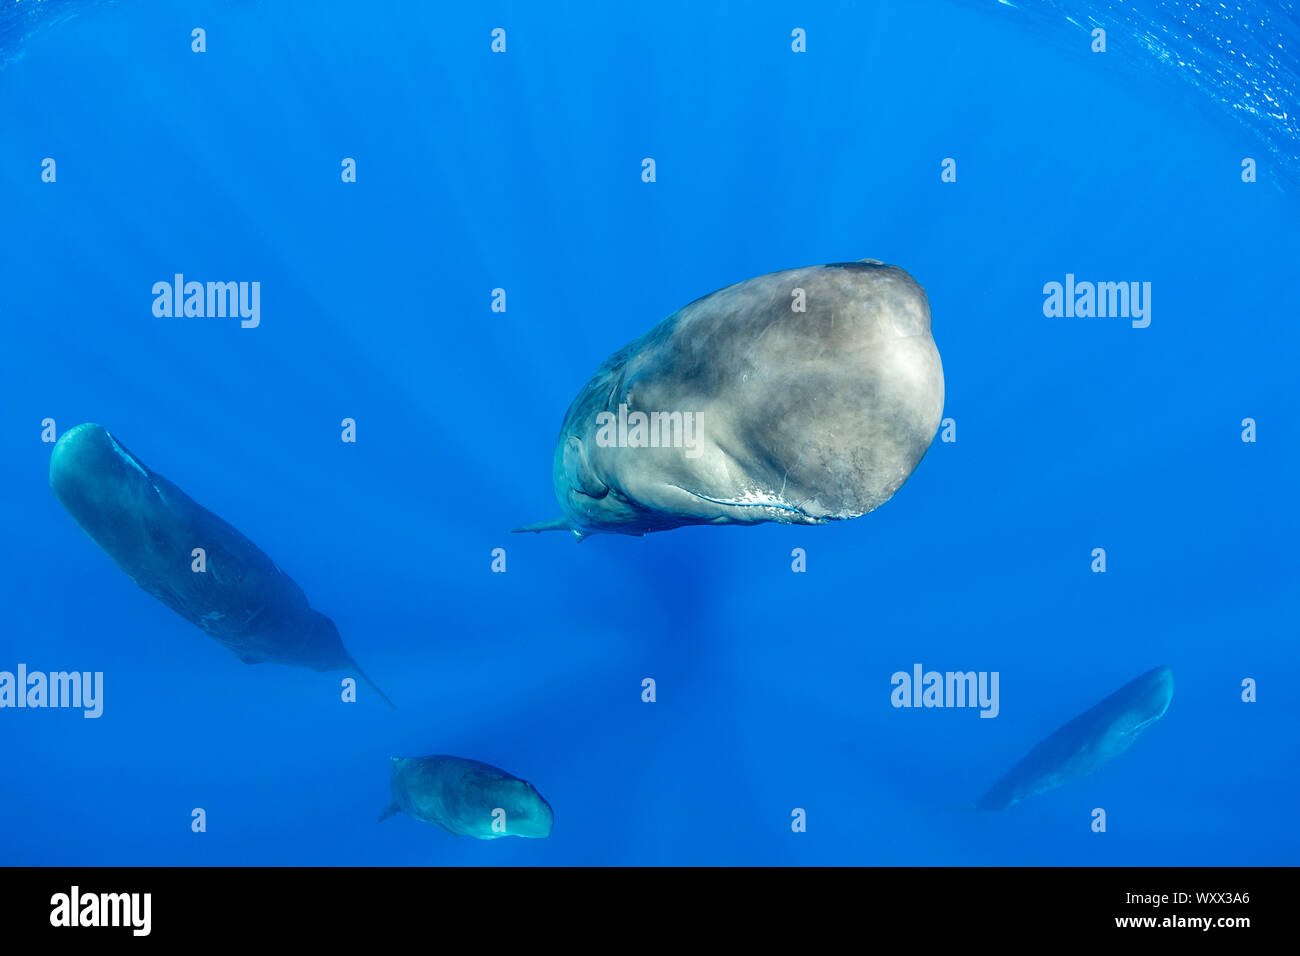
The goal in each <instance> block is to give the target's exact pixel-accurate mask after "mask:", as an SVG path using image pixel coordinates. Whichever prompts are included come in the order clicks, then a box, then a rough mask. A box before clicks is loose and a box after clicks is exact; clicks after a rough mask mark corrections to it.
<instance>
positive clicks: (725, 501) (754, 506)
mask: <svg viewBox="0 0 1300 956" xmlns="http://www.w3.org/2000/svg"><path fill="white" fill-rule="evenodd" d="M674 487H676V488H677V489H678V490H680V491H683V492H685V493H686V494H688V495H691V496H692V497H694V498H698V499H699V500H700V501H707V502H709V503H710V504H714V505H721V506H722V507H724V508H735V509H738V510H739V511H740V512H741V515H740V516H729V515H724V516H722V517H721V518H713V519H708V518H706V519H703V520H701V521H699V522H697V523H700V524H728V523H736V524H754V523H757V522H760V521H775V522H778V523H781V524H811V525H816V524H826V523H828V522H831V521H847V520H848V519H850V518H859V517H861V516H862V515H864V514H866V512H865V511H852V512H847V511H846V512H843V513H840V514H814V513H812V512H809V511H806V510H805V509H804V508H802V507H800V506H799V505H797V504H794V503H792V502H789V501H786V500H785V499H784V498H782V497H781V496H780V495H773V494H767V493H764V492H761V491H758V492H747V493H745V494H744V495H743V496H741V497H739V498H715V497H713V496H712V495H706V494H702V493H701V492H698V491H691V490H690V489H689V488H682V487H681V486H680V485H675V486H674ZM749 514H752V515H753V517H752V518H751V517H748V516H747V515H749Z"/></svg>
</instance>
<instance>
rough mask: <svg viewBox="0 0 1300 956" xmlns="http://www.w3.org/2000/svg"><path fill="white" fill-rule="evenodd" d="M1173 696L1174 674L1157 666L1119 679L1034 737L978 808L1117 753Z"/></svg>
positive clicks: (1003, 802)
mask: <svg viewBox="0 0 1300 956" xmlns="http://www.w3.org/2000/svg"><path fill="white" fill-rule="evenodd" d="M1173 696H1174V675H1173V674H1172V673H1171V672H1170V670H1169V668H1168V667H1157V668H1155V669H1153V670H1149V671H1147V672H1146V673H1145V674H1143V675H1142V676H1141V677H1138V678H1136V679H1134V680H1132V681H1130V682H1129V683H1127V684H1125V685H1124V686H1123V687H1121V688H1120V689H1119V690H1117V691H1115V693H1113V694H1111V695H1110V696H1109V697H1107V698H1106V699H1105V700H1103V701H1102V702H1101V703H1100V704H1097V706H1095V707H1092V708H1090V709H1089V710H1086V711H1084V712H1083V713H1082V714H1080V715H1079V716H1078V717H1075V718H1074V719H1073V720H1071V721H1070V722H1069V723H1067V724H1065V725H1064V726H1062V727H1060V728H1058V729H1057V730H1056V731H1055V732H1054V733H1053V734H1052V735H1051V736H1049V737H1047V738H1045V739H1043V740H1042V741H1040V742H1039V743H1038V744H1037V746H1035V747H1034V749H1033V750H1031V751H1029V754H1028V756H1026V757H1025V758H1024V759H1023V760H1021V761H1020V763H1018V764H1016V765H1015V766H1014V767H1012V768H1011V770H1010V771H1008V772H1007V775H1006V776H1004V777H1003V778H1002V779H1001V780H999V781H998V782H997V783H995V784H994V785H993V787H992V788H991V789H990V790H989V792H988V793H986V794H984V796H983V797H982V798H981V799H980V801H979V802H978V803H977V804H976V807H977V808H978V809H980V810H1003V809H1005V808H1007V807H1009V806H1011V804H1013V803H1017V802H1019V801H1021V800H1024V799H1025V798H1027V797H1032V796H1035V795H1036V794H1040V793H1045V792H1046V791H1048V790H1055V789H1056V788H1057V787H1059V786H1062V785H1063V784H1066V783H1069V782H1070V781H1072V780H1078V779H1079V778H1080V777H1085V776H1087V775H1088V774H1090V773H1092V772H1093V771H1094V770H1096V769H1097V768H1098V767H1100V766H1101V765H1102V764H1104V763H1106V762H1107V761H1109V760H1111V759H1113V758H1114V757H1117V756H1119V755H1120V754H1122V753H1123V752H1124V751H1126V750H1128V749H1129V747H1132V746H1133V742H1134V741H1135V740H1137V738H1138V735H1139V734H1141V733H1142V732H1143V731H1144V730H1146V729H1147V728H1148V727H1150V726H1151V725H1152V724H1154V723H1155V722H1156V721H1157V720H1159V719H1160V718H1161V717H1163V716H1164V715H1165V711H1166V710H1168V709H1169V702H1170V701H1171V700H1172V699H1173Z"/></svg>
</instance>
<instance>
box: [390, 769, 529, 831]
mask: <svg viewBox="0 0 1300 956" xmlns="http://www.w3.org/2000/svg"><path fill="white" fill-rule="evenodd" d="M391 786H392V793H393V799H392V801H391V802H390V803H389V804H388V806H386V807H385V808H384V811H383V813H381V814H380V815H379V819H380V820H381V821H383V820H387V819H388V818H389V817H391V816H393V815H394V814H397V813H405V814H407V815H409V816H412V817H415V819H417V820H423V821H424V822H425V823H432V824H433V825H434V826H436V827H438V829H440V830H444V831H446V832H447V833H450V834H452V835H453V836H472V837H475V838H477V839H479V840H495V839H496V838H497V837H503V836H518V837H548V836H550V835H551V827H552V826H553V825H554V823H555V817H554V814H552V812H551V805H550V804H549V803H547V802H546V800H545V799H543V797H542V795H541V794H540V793H538V792H537V788H536V787H534V786H533V785H532V784H531V783H529V782H528V781H527V780H520V779H519V778H518V777H516V776H514V775H513V774H509V773H506V772H505V771H504V770H498V769H497V768H496V767H493V766H491V765H490V764H485V763H480V762H479V761H477V760H468V759H466V758H464V757H445V756H434V757H394V758H393V767H392V777H391Z"/></svg>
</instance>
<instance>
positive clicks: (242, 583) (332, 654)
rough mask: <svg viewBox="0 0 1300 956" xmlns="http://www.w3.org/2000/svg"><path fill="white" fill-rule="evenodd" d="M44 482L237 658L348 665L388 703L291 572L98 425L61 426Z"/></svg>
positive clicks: (153, 590)
mask: <svg viewBox="0 0 1300 956" xmlns="http://www.w3.org/2000/svg"><path fill="white" fill-rule="evenodd" d="M50 488H51V489H52V490H53V491H54V496H55V497H56V498H58V500H59V502H60V503H61V504H62V505H63V507H64V508H66V509H67V510H68V513H69V514H71V515H72V517H73V518H74V519H75V520H76V522H77V524H79V525H80V526H81V528H82V530H83V531H85V532H86V534H88V535H89V536H90V538H91V540H93V541H94V542H95V543H96V544H97V545H99V546H100V547H101V548H103V549H104V551H105V552H107V553H108V556H109V557H110V558H112V559H113V561H114V562H115V563H116V564H117V566H118V567H119V568H121V569H122V570H123V571H125V572H126V574H127V575H128V576H129V577H130V578H131V580H133V581H135V583H136V584H138V585H140V587H142V588H143V589H144V590H145V591H147V592H148V593H149V594H151V595H153V596H154V597H156V598H157V599H158V600H159V601H161V602H162V603H163V604H166V605H167V606H168V607H169V608H171V609H172V610H173V611H175V612H176V613H177V614H179V615H180V616H181V617H183V618H185V620H187V621H189V622H190V623H191V624H193V625H195V626H196V627H198V628H199V629H201V630H202V631H203V632H204V633H205V634H207V635H208V636H209V637H212V638H215V639H216V640H217V641H219V642H221V643H222V644H224V645H225V646H226V647H228V648H230V650H232V651H234V653H235V654H236V655H237V656H238V657H239V659H240V660H241V661H243V662H244V663H245V664H257V663H260V662H262V661H275V662H277V663H280V664H296V665H298V666H301V667H310V668H312V669H313V670H318V671H331V670H353V671H356V673H357V675H358V676H359V677H360V678H361V679H362V680H364V681H365V682H366V683H367V684H369V685H370V687H371V688H372V689H373V690H374V691H375V693H377V694H378V695H379V696H380V697H382V698H383V699H384V700H385V701H386V702H387V703H388V704H389V706H392V701H389V700H388V698H387V697H386V696H384V693H383V692H382V691H381V690H380V689H379V688H378V687H376V686H375V685H374V683H373V682H372V681H371V680H370V678H368V677H367V676H366V675H365V674H364V673H362V671H361V668H359V667H358V666H357V663H356V661H354V660H353V659H352V655H351V654H349V653H348V651H347V649H346V648H345V647H344V646H343V641H342V639H341V638H340V637H339V632H338V628H337V627H335V626H334V622H333V621H331V620H330V619H329V618H328V617H326V616H325V615H324V614H322V613H320V612H319V611H316V610H313V609H312V607H311V606H310V605H309V604H308V603H307V597H306V595H304V594H303V592H302V588H300V587H298V585H297V584H295V583H294V581H293V579H292V578H291V577H289V575H287V574H285V573H284V572H283V571H281V570H280V568H279V567H278V566H277V565H276V563H275V562H274V561H272V560H271V559H270V558H269V557H267V556H266V554H264V553H263V552H262V550H261V549H260V548H258V547H257V545H255V544H253V542H251V541H249V540H248V539H247V538H246V537H244V536H243V535H242V534H240V533H239V532H238V531H236V530H235V529H234V528H233V527H231V526H230V525H229V524H227V523H226V522H225V521H223V520H221V518H219V517H217V516H216V515H214V514H213V513H212V512H211V511H208V510H207V509H206V508H204V507H203V506H202V505H200V504H198V503H197V502H195V501H194V500H193V499H191V498H190V497H189V496H188V495H186V494H185V492H183V491H181V490H180V489H179V488H177V487H176V486H175V485H174V484H172V483H171V482H170V481H168V480H167V479H166V478H164V477H163V476H162V475H160V474H158V473H157V472H156V471H153V470H152V469H150V468H149V467H148V466H147V465H145V464H144V462H142V461H141V460H140V459H139V458H137V457H136V456H135V455H133V454H131V452H129V451H127V449H126V448H125V447H123V445H122V444H121V443H120V442H118V440H117V439H116V438H114V437H113V436H112V435H111V434H109V433H108V431H107V430H106V429H104V428H103V427H101V426H99V425H95V424H85V425H78V426H76V427H75V428H72V429H69V430H68V431H67V432H65V433H64V434H63V437H61V438H60V439H59V440H58V443H57V444H55V446H54V451H53V452H52V454H51V456H50ZM199 548H201V549H203V557H202V563H203V565H205V566H204V567H202V569H201V570H199V569H197V568H199V567H200V564H199V559H198V558H196V557H195V549H199Z"/></svg>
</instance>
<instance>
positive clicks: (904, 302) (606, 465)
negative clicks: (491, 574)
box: [515, 259, 943, 540]
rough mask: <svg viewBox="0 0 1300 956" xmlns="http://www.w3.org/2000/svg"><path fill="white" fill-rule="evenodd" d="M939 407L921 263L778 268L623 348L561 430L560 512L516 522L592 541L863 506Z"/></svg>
mask: <svg viewBox="0 0 1300 956" xmlns="http://www.w3.org/2000/svg"><path fill="white" fill-rule="evenodd" d="M942 411H943V366H942V364H941V363H940V360H939V351H938V349H937V348H936V346H935V343H934V339H933V338H932V337H931V335H930V305H929V300H928V299H927V297H926V294H925V290H924V289H922V288H921V286H920V285H919V284H918V283H917V282H916V280H915V279H913V278H912V277H911V276H910V275H908V274H907V273H906V272H905V271H904V270H902V269H900V268H898V267H897V266H891V265H885V264H884V263H882V262H879V261H877V260H874V259H864V260H862V261H860V262H839V263H833V264H831V265H819V266H809V267H807V268H802V269H788V270H786V271H784V272H773V273H770V274H768V275H763V276H759V277H757V278H755V279H749V280H747V281H744V282H740V283H738V284H736V285H732V286H728V287H727V288H725V289H722V290H720V291H718V292H714V293H713V294H711V295H706V296H705V297H704V298H702V299H697V300H696V301H695V302H692V303H691V304H690V305H687V306H685V307H684V308H682V309H679V310H678V311H677V312H675V313H673V314H672V315H670V316H669V317H668V318H667V319H665V320H664V321H663V322H661V323H659V325H657V326H655V327H654V328H653V329H651V330H650V331H649V332H647V333H646V334H645V335H643V336H642V337H641V338H639V339H637V340H636V341H635V342H633V343H631V344H630V345H627V346H625V347H624V348H621V349H619V350H618V351H617V352H615V353H614V354H613V355H611V356H610V357H609V358H608V359H607V360H606V361H605V363H604V364H603V365H602V366H601V367H600V369H599V371H597V372H596V375H595V377H594V378H592V380H591V381H590V382H588V383H587V385H586V386H585V387H584V388H583V389H582V391H581V392H579V394H578V397H577V398H575V399H574V401H573V404H572V405H570V406H569V410H568V413H567V414H566V415H565V418H564V423H563V425H562V427H561V429H560V435H559V440H558V442H557V443H556V447H555V456H554V460H553V469H552V470H553V477H554V484H555V496H556V498H557V499H558V500H559V504H560V510H561V511H562V512H563V516H562V517H560V518H556V519H554V520H551V521H543V522H540V523H538V524H533V525H528V526H526V527H523V528H517V529H515V530H517V531H552V530H568V531H572V532H573V533H574V534H575V535H576V536H577V538H578V540H582V539H583V538H584V537H586V536H587V535H592V534H598V533H610V532H615V533H620V534H633V535H643V534H646V533H648V532H651V531H667V530H670V529H672V528H679V527H682V526H684V525H694V524H713V525H721V524H742V525H751V524H757V523H759V522H764V521H774V522H780V523H784V524H824V523H826V522H829V521H837V520H843V519H847V518H856V517H858V516H860V515H864V514H866V513H867V512H869V511H872V510H874V509H876V508H878V507H880V506H881V505H882V504H884V503H885V502H886V501H888V500H889V499H890V497H892V496H893V494H894V492H896V491H897V490H898V489H899V487H900V486H901V485H902V484H903V482H904V481H906V480H907V477H908V476H909V475H910V474H911V473H912V471H913V470H914V469H915V468H916V466H917V464H918V463H919V462H920V460H921V457H922V456H923V455H924V454H925V452H926V450H927V449H928V448H929V447H930V442H931V441H932V440H933V439H934V435H935V432H936V431H937V430H938V427H939V423H940V418H941V416H942Z"/></svg>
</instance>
